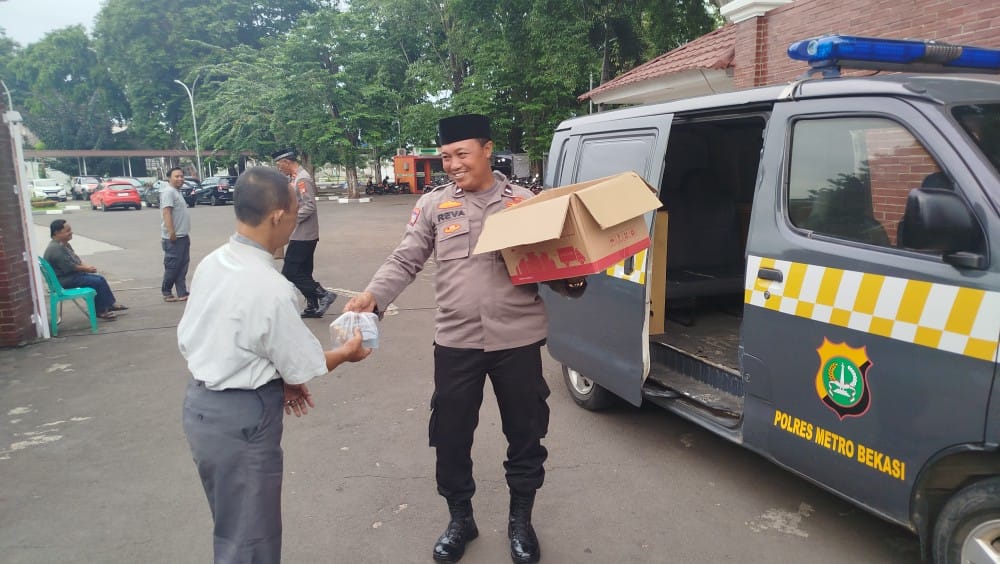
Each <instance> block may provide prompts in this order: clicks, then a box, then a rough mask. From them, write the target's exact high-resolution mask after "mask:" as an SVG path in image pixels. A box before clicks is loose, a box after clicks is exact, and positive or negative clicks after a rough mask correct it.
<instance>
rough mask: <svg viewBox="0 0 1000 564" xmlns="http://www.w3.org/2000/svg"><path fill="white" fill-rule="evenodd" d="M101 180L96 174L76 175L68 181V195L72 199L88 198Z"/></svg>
mask: <svg viewBox="0 0 1000 564" xmlns="http://www.w3.org/2000/svg"><path fill="white" fill-rule="evenodd" d="M100 183H101V181H100V180H99V179H98V178H97V177H96V176H77V177H74V178H73V180H72V181H71V182H70V185H69V191H70V197H72V198H73V199H74V200H89V199H90V195H91V194H93V193H94V190H97V185H98V184H100Z"/></svg>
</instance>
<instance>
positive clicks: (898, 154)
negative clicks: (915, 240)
mask: <svg viewBox="0 0 1000 564" xmlns="http://www.w3.org/2000/svg"><path fill="white" fill-rule="evenodd" d="M865 144H866V146H867V149H868V165H869V174H870V175H871V176H870V178H871V190H872V212H873V215H874V217H875V219H876V220H877V221H878V222H879V223H881V224H882V226H883V227H885V231H886V234H887V235H888V236H889V242H890V244H892V245H895V244H896V231H897V228H898V227H899V221H900V220H901V219H903V212H904V211H906V197H907V196H908V195H909V193H910V190H912V189H914V188H916V187H918V186H920V185H921V183H922V182H923V180H924V179H925V178H927V176H928V175H930V174H931V173H934V172H940V170H941V169H940V168H939V167H938V165H937V163H936V162H935V161H934V158H933V157H931V156H930V154H929V153H928V152H927V150H926V149H924V147H923V145H921V144H920V143H919V142H918V141H917V140H916V139H914V138H913V136H912V135H910V134H909V132H907V131H905V130H903V129H902V128H898V127H890V128H885V129H871V130H868V134H867V136H866V140H865Z"/></svg>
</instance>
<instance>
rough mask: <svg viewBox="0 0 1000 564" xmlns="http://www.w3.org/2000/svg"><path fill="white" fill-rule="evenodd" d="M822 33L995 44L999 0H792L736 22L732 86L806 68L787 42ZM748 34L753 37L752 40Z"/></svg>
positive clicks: (775, 79)
mask: <svg viewBox="0 0 1000 564" xmlns="http://www.w3.org/2000/svg"><path fill="white" fill-rule="evenodd" d="M827 33H840V34H845V35H865V36H874V37H888V38H894V39H907V38H913V39H917V38H919V39H936V40H940V41H947V42H949V43H958V44H971V45H981V46H983V47H998V48H1000V2H994V1H990V0H795V1H794V2H792V3H791V4H788V5H785V6H782V7H780V8H776V9H774V10H772V11H770V12H768V13H767V15H766V16H764V17H760V18H751V19H749V20H746V21H743V22H740V23H739V24H738V27H737V36H736V37H737V38H736V60H735V67H736V68H735V74H734V80H735V83H736V87H737V88H749V87H752V86H762V85H766V84H780V83H784V82H788V81H790V80H793V79H795V78H797V77H798V76H799V75H801V74H802V73H803V72H804V71H805V70H806V65H805V64H804V63H802V62H800V61H792V60H791V59H789V58H788V56H787V54H786V50H787V49H788V46H789V45H790V44H791V43H792V42H794V41H797V40H799V39H806V38H809V37H815V36H817V35H823V34H827ZM753 39H757V43H756V45H754V44H753Z"/></svg>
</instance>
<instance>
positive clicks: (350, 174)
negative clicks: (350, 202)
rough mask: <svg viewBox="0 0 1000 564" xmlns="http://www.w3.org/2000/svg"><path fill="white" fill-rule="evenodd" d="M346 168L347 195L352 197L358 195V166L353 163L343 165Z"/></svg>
mask: <svg viewBox="0 0 1000 564" xmlns="http://www.w3.org/2000/svg"><path fill="white" fill-rule="evenodd" d="M345 168H346V169H347V197H348V198H351V199H354V198H357V197H358V168H357V167H356V166H354V165H351V166H347V167H345Z"/></svg>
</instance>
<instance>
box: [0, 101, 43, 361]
mask: <svg viewBox="0 0 1000 564" xmlns="http://www.w3.org/2000/svg"><path fill="white" fill-rule="evenodd" d="M5 110H6V108H5V107H4V106H3V104H0V116H2V115H3V113H4V111H5ZM15 166H16V165H15V163H14V147H13V144H12V142H11V138H10V129H9V128H8V127H7V123H6V122H4V121H3V120H2V119H0V347H11V346H19V345H24V344H26V343H28V342H29V341H32V340H34V339H35V337H36V334H35V326H34V323H33V322H32V320H31V315H32V313H33V311H34V303H33V301H32V300H33V298H32V292H31V275H30V273H29V272H28V263H26V262H25V261H24V258H23V257H24V252H25V234H24V228H25V227H24V224H23V223H22V216H21V202H20V199H19V198H18V195H17V194H16V193H14V186H15V185H16V184H17V176H16V169H15V168H14V167H15Z"/></svg>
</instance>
